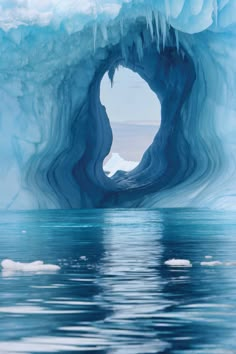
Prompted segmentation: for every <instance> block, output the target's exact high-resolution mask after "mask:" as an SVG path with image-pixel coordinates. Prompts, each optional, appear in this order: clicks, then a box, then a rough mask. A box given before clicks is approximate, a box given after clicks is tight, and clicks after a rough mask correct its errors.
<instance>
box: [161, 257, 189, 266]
mask: <svg viewBox="0 0 236 354" xmlns="http://www.w3.org/2000/svg"><path fill="white" fill-rule="evenodd" d="M165 265H168V266H171V267H192V264H191V262H190V261H189V260H188V259H175V258H173V259H169V260H168V261H165Z"/></svg>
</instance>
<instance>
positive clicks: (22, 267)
mask: <svg viewBox="0 0 236 354" xmlns="http://www.w3.org/2000/svg"><path fill="white" fill-rule="evenodd" d="M1 266H2V268H3V269H4V270H10V271H20V272H45V271H46V272H47V271H57V270H60V269H61V268H60V267H59V266H58V265H55V264H44V262H43V261H35V262H31V263H21V262H14V261H12V260H11V259H4V260H3V261H2V262H1Z"/></svg>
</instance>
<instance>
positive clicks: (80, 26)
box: [0, 0, 236, 209]
mask: <svg viewBox="0 0 236 354" xmlns="http://www.w3.org/2000/svg"><path fill="white" fill-rule="evenodd" d="M235 6H236V5H235V1H234V0H224V1H223V0H217V1H216V0H208V1H189V0H181V1H170V0H168V1H167V0H165V1H164V0H156V1H152V0H145V1H144V0H140V1H138V2H137V1H134V0H128V1H122V0H103V1H99V3H98V2H97V1H95V0H91V1H82V2H81V1H80V2H75V1H73V0H70V1H67V2H61V1H59V0H48V1H44V2H39V1H34V2H33V1H31V2H29V1H26V0H22V1H20V2H19V1H14V0H13V1H10V2H9V1H6V0H4V1H2V3H1V23H0V27H1V32H0V48H1V59H0V94H1V107H0V116H1V139H0V161H1V173H0V195H1V200H0V208H3V209H4V208H14V209H16V208H21V209H32V208H80V207H83V208H88V207H100V206H103V205H106V206H128V207H135V206H141V207H160V206H161V207H180V206H183V207H210V208H227V209H231V208H235V205H236V203H235V200H236V197H235V195H236V193H235V191H236V182H235V181H236V178H235V175H236V159H235V156H236V147H235V134H236V120H235V116H236V114H235V111H236V103H235V102H236V101H235V97H234V92H235V86H236V85H235V80H234V77H235V72H236V60H235V50H234V48H235V45H236V37H235V13H236V9H235ZM119 65H122V66H124V67H126V68H129V69H131V70H133V71H135V72H137V73H138V74H139V75H140V76H141V77H142V78H143V79H144V80H145V81H146V82H147V83H148V85H149V87H150V89H151V90H152V91H153V92H154V93H155V94H156V95H157V96H158V98H159V100H160V102H161V106H162V119H161V121H162V123H161V127H160V130H159V132H158V133H157V135H156V137H155V139H154V141H153V143H152V144H151V146H150V147H149V148H148V150H147V151H146V153H145V154H144V156H143V158H142V161H141V163H140V164H139V166H138V167H137V168H135V169H134V170H132V171H130V172H124V173H119V174H118V175H117V176H114V177H113V178H111V179H110V178H108V177H107V176H106V175H105V173H104V171H103V161H104V159H105V157H106V156H107V155H108V154H109V151H110V147H111V144H112V132H111V128H110V124H109V120H108V117H107V114H106V111H105V108H104V107H103V106H102V104H101V102H100V95H99V91H100V83H101V80H102V78H103V76H104V74H105V73H106V72H108V73H109V77H110V79H111V81H112V79H113V77H114V73H115V70H116V68H117V67H118V66H119ZM144 118H145V117H144Z"/></svg>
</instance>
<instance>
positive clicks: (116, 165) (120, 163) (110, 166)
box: [104, 152, 139, 177]
mask: <svg viewBox="0 0 236 354" xmlns="http://www.w3.org/2000/svg"><path fill="white" fill-rule="evenodd" d="M138 164H139V162H136V161H127V160H125V159H123V158H122V157H121V156H120V154H118V153H117V152H114V153H113V154H112V155H111V158H110V160H108V161H107V162H106V164H105V165H104V171H105V172H106V173H107V175H108V176H109V177H112V176H113V175H114V174H115V173H116V172H117V171H119V170H121V171H126V172H129V171H131V170H133V169H134V168H135V167H137V166H138Z"/></svg>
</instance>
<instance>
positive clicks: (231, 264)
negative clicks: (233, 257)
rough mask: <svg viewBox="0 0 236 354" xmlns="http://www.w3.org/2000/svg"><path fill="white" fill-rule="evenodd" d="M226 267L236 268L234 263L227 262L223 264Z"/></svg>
mask: <svg viewBox="0 0 236 354" xmlns="http://www.w3.org/2000/svg"><path fill="white" fill-rule="evenodd" d="M225 265H226V266H236V262H227V263H225Z"/></svg>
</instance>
